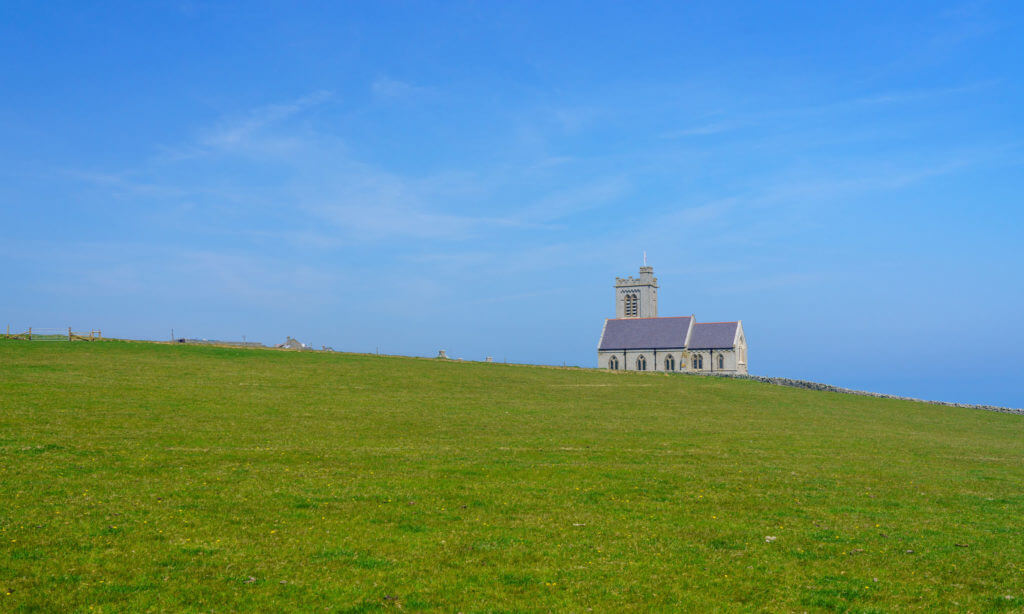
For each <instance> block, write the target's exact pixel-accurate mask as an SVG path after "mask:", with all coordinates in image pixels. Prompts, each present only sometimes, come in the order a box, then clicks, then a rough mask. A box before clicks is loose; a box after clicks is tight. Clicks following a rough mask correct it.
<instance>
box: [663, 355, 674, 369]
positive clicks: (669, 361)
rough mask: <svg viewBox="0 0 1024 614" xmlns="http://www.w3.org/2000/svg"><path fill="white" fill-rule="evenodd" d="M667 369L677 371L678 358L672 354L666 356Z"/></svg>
mask: <svg viewBox="0 0 1024 614" xmlns="http://www.w3.org/2000/svg"><path fill="white" fill-rule="evenodd" d="M665 370H666V371H675V370H676V359H675V358H673V357H672V355H671V354H669V355H668V356H666V357H665Z"/></svg>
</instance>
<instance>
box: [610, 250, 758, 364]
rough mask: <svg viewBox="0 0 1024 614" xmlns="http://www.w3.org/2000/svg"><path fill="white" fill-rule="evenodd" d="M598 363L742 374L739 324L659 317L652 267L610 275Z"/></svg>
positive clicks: (742, 339)
mask: <svg viewBox="0 0 1024 614" xmlns="http://www.w3.org/2000/svg"><path fill="white" fill-rule="evenodd" d="M597 366H598V367H599V368H601V369H613V370H614V369H626V370H630V371H676V372H680V371H681V372H684V373H687V372H689V373H740V374H746V373H747V338H746V337H745V336H744V334H743V323H742V322H740V321H736V322H697V318H695V317H694V316H693V315H688V316H677V317H665V318H659V317H658V279H657V278H656V277H655V276H654V267H649V266H642V267H640V277H639V278H638V279H634V278H633V277H632V276H630V277H626V278H622V277H617V278H615V317H614V318H610V319H607V320H605V321H604V330H602V331H601V341H600V343H598V345H597Z"/></svg>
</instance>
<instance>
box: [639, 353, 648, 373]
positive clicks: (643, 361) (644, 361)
mask: <svg viewBox="0 0 1024 614" xmlns="http://www.w3.org/2000/svg"><path fill="white" fill-rule="evenodd" d="M636 370H637V371H646V370H647V359H646V358H644V357H643V356H637V357H636Z"/></svg>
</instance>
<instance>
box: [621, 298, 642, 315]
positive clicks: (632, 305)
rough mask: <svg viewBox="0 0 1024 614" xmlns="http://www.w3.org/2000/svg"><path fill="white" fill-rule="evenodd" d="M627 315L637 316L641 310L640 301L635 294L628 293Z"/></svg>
mask: <svg viewBox="0 0 1024 614" xmlns="http://www.w3.org/2000/svg"><path fill="white" fill-rule="evenodd" d="M625 311H626V313H625V315H626V317H627V318H635V317H636V316H637V315H638V314H639V311H640V301H639V299H638V297H637V295H635V294H627V295H626V310H625Z"/></svg>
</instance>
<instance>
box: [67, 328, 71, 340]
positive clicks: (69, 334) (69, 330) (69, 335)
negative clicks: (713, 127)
mask: <svg viewBox="0 0 1024 614" xmlns="http://www.w3.org/2000/svg"><path fill="white" fill-rule="evenodd" d="M68 341H69V342H70V341H71V327H70V326H69V327H68Z"/></svg>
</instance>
